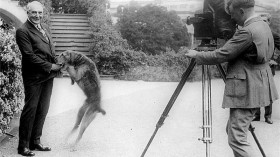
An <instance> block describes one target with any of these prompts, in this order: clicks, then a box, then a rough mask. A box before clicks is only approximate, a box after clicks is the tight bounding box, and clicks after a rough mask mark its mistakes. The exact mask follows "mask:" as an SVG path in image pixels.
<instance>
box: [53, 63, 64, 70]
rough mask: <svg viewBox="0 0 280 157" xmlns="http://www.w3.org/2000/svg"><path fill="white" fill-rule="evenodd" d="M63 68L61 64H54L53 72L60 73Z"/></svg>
mask: <svg viewBox="0 0 280 157" xmlns="http://www.w3.org/2000/svg"><path fill="white" fill-rule="evenodd" d="M61 68H62V66H61V65H59V64H52V68H51V70H52V71H59V70H60V69H61Z"/></svg>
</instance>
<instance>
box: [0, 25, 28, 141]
mask: <svg viewBox="0 0 280 157" xmlns="http://www.w3.org/2000/svg"><path fill="white" fill-rule="evenodd" d="M0 61H1V62H0V136H1V134H3V133H5V131H6V130H7V129H8V128H9V126H8V124H9V123H10V121H11V119H12V118H13V116H14V114H15V113H18V112H19V111H20V109H21V107H22V106H23V101H24V93H23V83H22V77H21V54H20V52H19V49H18V47H17V44H16V42H15V37H14V34H13V32H11V31H9V30H4V29H1V28H0Z"/></svg>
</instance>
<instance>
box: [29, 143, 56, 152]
mask: <svg viewBox="0 0 280 157" xmlns="http://www.w3.org/2000/svg"><path fill="white" fill-rule="evenodd" d="M29 148H30V150H38V151H51V150H52V149H51V148H50V147H44V146H43V145H42V144H33V145H30V146H29Z"/></svg>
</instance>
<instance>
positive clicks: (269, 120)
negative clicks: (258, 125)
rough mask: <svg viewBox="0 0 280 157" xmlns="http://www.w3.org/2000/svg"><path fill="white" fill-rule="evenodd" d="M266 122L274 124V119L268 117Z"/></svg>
mask: <svg viewBox="0 0 280 157" xmlns="http://www.w3.org/2000/svg"><path fill="white" fill-rule="evenodd" d="M265 122H267V123H268V124H273V121H272V120H271V118H266V119H265Z"/></svg>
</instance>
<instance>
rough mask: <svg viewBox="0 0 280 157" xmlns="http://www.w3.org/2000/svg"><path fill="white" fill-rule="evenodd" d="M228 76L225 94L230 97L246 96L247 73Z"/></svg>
mask: <svg viewBox="0 0 280 157" xmlns="http://www.w3.org/2000/svg"><path fill="white" fill-rule="evenodd" d="M226 78H227V79H226V87H225V95H227V96H230V97H244V96H246V95H247V81H246V75H245V74H230V75H228V76H227V77H226Z"/></svg>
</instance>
